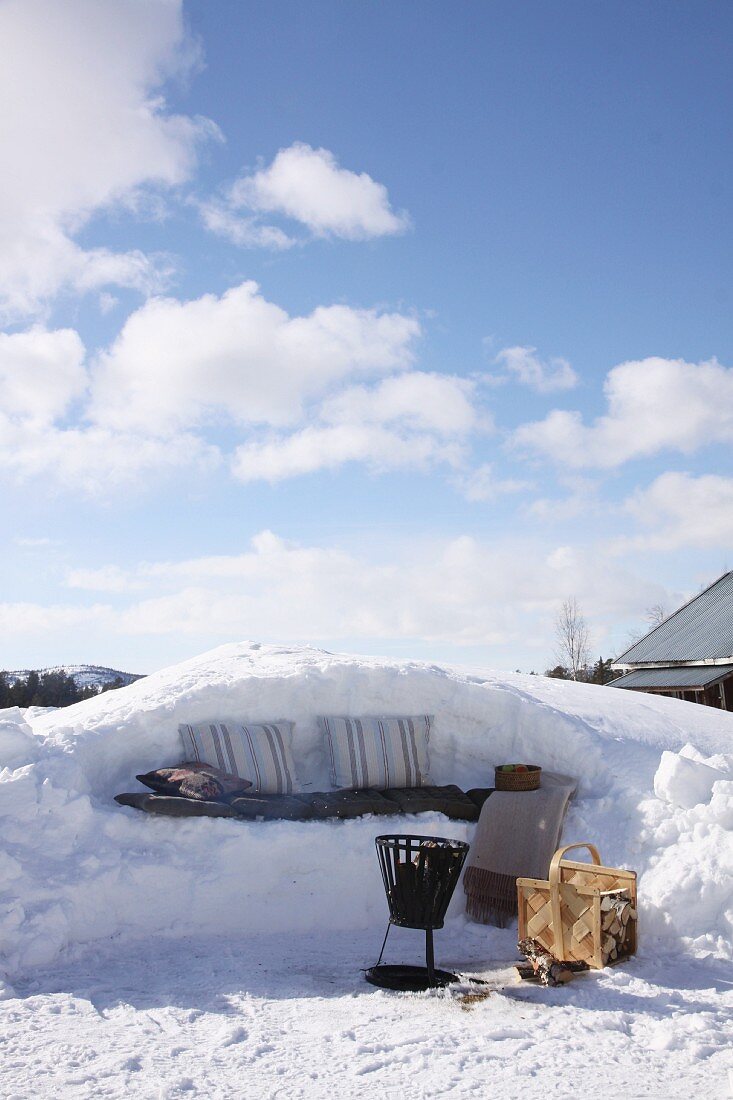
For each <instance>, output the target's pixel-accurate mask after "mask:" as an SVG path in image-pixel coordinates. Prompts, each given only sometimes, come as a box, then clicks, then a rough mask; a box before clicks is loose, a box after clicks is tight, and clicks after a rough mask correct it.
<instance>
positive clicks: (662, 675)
mask: <svg viewBox="0 0 733 1100" xmlns="http://www.w3.org/2000/svg"><path fill="white" fill-rule="evenodd" d="M731 672H733V665H698V666H697V668H690V667H689V666H685V665H677V666H676V667H675V668H637V669H634V671H633V672H627V673H626V675H625V676H620V677H619V678H618V680H612V681H611V683H610V685H609V686H610V687H615V688H670V689H675V688H681V689H686V688H702V687H706V686H707V685H708V684H712V683H714V682H715V681H716V680H722V679H723V677H725V676H728V675H730V673H731Z"/></svg>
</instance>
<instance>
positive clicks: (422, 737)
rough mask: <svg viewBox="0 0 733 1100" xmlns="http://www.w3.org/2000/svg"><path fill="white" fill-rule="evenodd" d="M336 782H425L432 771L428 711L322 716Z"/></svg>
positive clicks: (380, 786) (378, 785)
mask: <svg viewBox="0 0 733 1100" xmlns="http://www.w3.org/2000/svg"><path fill="white" fill-rule="evenodd" d="M318 721H319V723H320V725H321V729H322V730H323V733H324V735H325V739H326V748H327V751H328V754H329V759H330V762H331V783H332V784H333V786H334V787H340V788H344V787H346V788H349V789H351V790H359V789H362V788H365V787H371V788H373V789H374V790H378V791H384V790H387V789H388V788H389V787H424V786H427V785H429V784H430V776H429V775H428V768H429V763H430V762H429V759H428V741H429V739H430V727H431V724H432V718H431V716H430V715H428V714H421V715H418V716H417V717H404V718H401V717H396V718H319V719H318Z"/></svg>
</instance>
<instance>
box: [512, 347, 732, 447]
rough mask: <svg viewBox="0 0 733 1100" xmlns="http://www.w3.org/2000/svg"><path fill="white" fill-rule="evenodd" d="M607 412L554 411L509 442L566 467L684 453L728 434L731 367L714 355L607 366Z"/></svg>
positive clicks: (520, 430)
mask: <svg viewBox="0 0 733 1100" xmlns="http://www.w3.org/2000/svg"><path fill="white" fill-rule="evenodd" d="M604 391H605V394H606V399H607V402H608V412H607V414H606V415H605V416H602V417H599V418H598V419H597V420H595V421H594V422H593V424H591V425H590V426H587V425H585V424H584V423H583V419H582V417H581V415H580V413H579V412H565V411H560V410H558V409H555V410H554V411H553V412H551V413H550V414H549V416H547V417H546V418H545V419H544V420H541V421H537V422H535V423H530V424H523V425H522V426H521V427H519V428H518V429H517V430H516V432H515V433H514V442H515V443H516V444H517V445H519V446H520V447H522V448H525V449H527V450H531V451H535V452H538V453H539V454H542V455H546V456H548V457H549V458H551V459H553V460H554V461H555V462H557V463H560V464H562V465H564V466H567V467H571V468H575V469H578V468H582V467H594V466H595V467H604V468H611V467H614V466H619V465H621V464H622V463H624V462H628V461H629V460H630V459H635V458H641V457H645V456H648V455H653V454H656V453H658V452H659V451H663V450H676V451H682V452H683V453H684V454H689V453H691V452H692V451H695V450H697V449H698V448H700V447H703V446H705V445H706V444H709V443H716V442H719V443H730V441H731V439H733V369H730V368H726V367H723V366H721V364H720V363H718V362H717V361H716V360H715V359H712V360H710V361H709V362H704V363H687V362H685V361H684V360H683V359H660V358H650V359H642V360H634V361H631V362H628V363H621V364H620V365H619V366H617V367H614V368H613V369H612V370H611V371H609V373H608V375H607V377H606V382H605V385H604Z"/></svg>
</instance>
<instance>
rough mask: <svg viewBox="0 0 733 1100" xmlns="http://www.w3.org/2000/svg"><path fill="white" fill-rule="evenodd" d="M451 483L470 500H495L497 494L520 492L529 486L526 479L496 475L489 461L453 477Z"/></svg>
mask: <svg viewBox="0 0 733 1100" xmlns="http://www.w3.org/2000/svg"><path fill="white" fill-rule="evenodd" d="M453 483H454V484H455V486H456V488H457V489H458V490H459V491H460V492H461V493H462V494H463V496H464V497H465V498H466V500H470V501H472V502H484V501H487V500H496V498H497V497H499V496H505V495H506V494H508V493H521V492H525V491H526V490H528V489H530V488H531V485H530V483H529V482H527V481H521V480H519V479H517V478H501V477H497V475H496V473H495V472H494V467H493V465H492V464H491V463H490V462H484V463H482V464H481V465H480V466H477V467H476V469H474V470H469V471H468V472H467V473H462V474H459V475H458V476H456V477H455V478H454V479H453Z"/></svg>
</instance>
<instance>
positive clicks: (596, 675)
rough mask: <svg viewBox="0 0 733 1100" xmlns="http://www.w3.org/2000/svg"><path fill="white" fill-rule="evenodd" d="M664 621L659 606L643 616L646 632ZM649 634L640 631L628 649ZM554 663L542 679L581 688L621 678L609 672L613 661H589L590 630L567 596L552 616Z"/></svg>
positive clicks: (660, 606)
mask: <svg viewBox="0 0 733 1100" xmlns="http://www.w3.org/2000/svg"><path fill="white" fill-rule="evenodd" d="M666 617H667V612H666V609H665V608H664V607H663V606H662V605H661V604H654V606H653V607H649V608H647V611H646V614H645V616H644V618H645V620H646V623H647V626H648V630H652V629H653V628H654V627H655V626H659V624H660V623H662V622H664V620H665V618H666ZM648 630H641V631H640V632H638V633H635V634H633V635H632V636H631V637H630V638H629V645H631V644H632V643H633V642H637V641H638V640H639V638H641V637H643V636H644V635H645V634H646V633H648ZM555 660H556V661H557V664H556V665H555V666H554V668H548V669H547V670H546V672H545V676H551V677H553V678H554V679H556V680H578V681H579V682H580V683H584V684H610V683H611V681H612V680H617V679H618V677H619V676H620V675H621V673H620V672H616V671H614V670H613V669H612V668H611V665H612V664H613V657H608V658H607V659H606V660H604V659H603V657H599V658H598V660H597V661H593V659H592V657H591V643H590V630H589V628H588V623H587V621H586V619H585V616H584V615H583V613H582V611H581V609H580V607H579V606H578V601H577V600H576V598H575V596H569V597H568V598H567V599H566V600H564V601H563V603H562V604H561V606H560V608H559V610H558V612H557V615H556V616H555Z"/></svg>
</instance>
